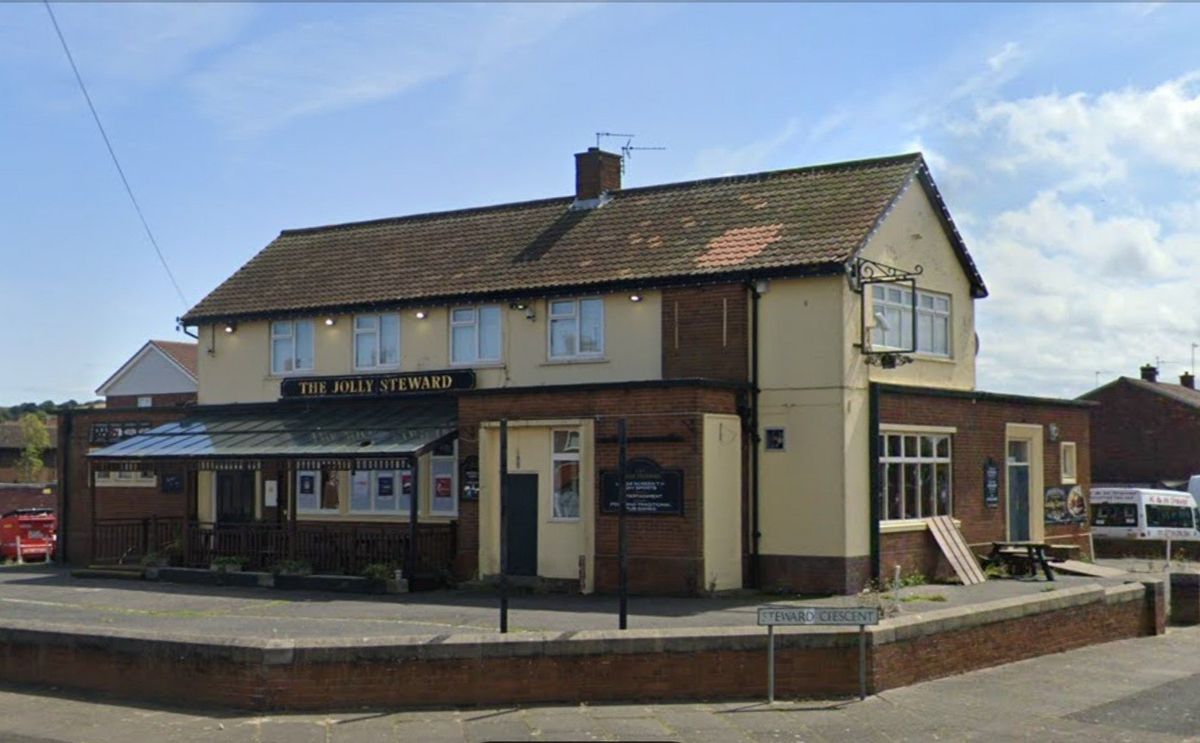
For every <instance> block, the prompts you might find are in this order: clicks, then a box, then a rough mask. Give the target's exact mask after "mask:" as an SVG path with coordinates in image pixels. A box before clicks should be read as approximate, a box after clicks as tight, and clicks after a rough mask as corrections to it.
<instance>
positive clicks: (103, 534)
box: [92, 518, 183, 565]
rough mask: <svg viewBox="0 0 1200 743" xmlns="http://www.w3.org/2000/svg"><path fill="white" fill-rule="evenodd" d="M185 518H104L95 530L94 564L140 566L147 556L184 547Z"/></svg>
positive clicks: (94, 527)
mask: <svg viewBox="0 0 1200 743" xmlns="http://www.w3.org/2000/svg"><path fill="white" fill-rule="evenodd" d="M182 542H183V519H181V518H149V519H102V520H98V521H96V522H95V524H94V525H93V527H92V562H93V563H96V564H99V565H136V564H138V562H139V561H140V560H141V559H142V557H144V556H145V555H146V554H148V553H150V552H157V553H159V554H164V553H167V552H169V551H170V548H171V545H172V543H174V544H176V545H182Z"/></svg>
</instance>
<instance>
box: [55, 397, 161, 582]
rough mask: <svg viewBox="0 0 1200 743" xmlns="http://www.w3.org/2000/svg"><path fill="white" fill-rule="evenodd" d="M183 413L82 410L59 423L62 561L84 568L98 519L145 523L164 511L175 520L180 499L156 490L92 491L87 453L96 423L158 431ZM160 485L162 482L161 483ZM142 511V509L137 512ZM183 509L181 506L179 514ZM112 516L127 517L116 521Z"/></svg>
mask: <svg viewBox="0 0 1200 743" xmlns="http://www.w3.org/2000/svg"><path fill="white" fill-rule="evenodd" d="M183 414H184V411H183V410H182V409H181V408H125V409H121V410H106V409H100V410H79V411H70V412H67V413H64V414H62V415H61V416H60V418H59V425H58V451H59V452H60V454H61V456H60V459H59V466H58V487H59V498H58V514H59V539H60V540H61V541H60V550H61V551H60V559H65V560H66V561H67V562H68V563H70V564H72V565H86V564H88V563H89V562H90V561H91V556H92V521H93V519H94V518H118V517H119V518H142V517H148V516H151V515H154V511H153V509H156V508H158V507H163V508H166V509H168V510H169V511H171V512H170V513H159V514H158V515H162V516H166V515H177V514H176V513H175V511H174V510H172V509H174V508H175V506H173V505H172V504H173V503H174V502H175V501H176V500H178V501H180V503H182V500H183V498H182V496H181V495H162V494H161V493H160V492H159V491H158V489H157V488H97V489H96V490H95V493H94V496H95V499H94V500H93V492H92V491H91V490H90V489H89V487H88V480H89V476H88V472H89V469H88V460H87V453H88V451H89V449H91V448H96V447H97V446H99V445H98V444H93V443H91V441H90V440H89V439H90V435H91V428H92V424H93V423H125V422H138V423H141V422H145V423H149V424H151V425H159V424H162V423H169V422H171V421H175V420H179V419H180V418H181V417H183ZM160 482H161V478H160ZM139 507H140V509H141V511H140V513H139V512H138V510H139ZM181 507H182V506H181V505H180V506H179V508H181ZM181 512H182V511H180V513H181ZM114 514H123V515H121V516H116V515H114Z"/></svg>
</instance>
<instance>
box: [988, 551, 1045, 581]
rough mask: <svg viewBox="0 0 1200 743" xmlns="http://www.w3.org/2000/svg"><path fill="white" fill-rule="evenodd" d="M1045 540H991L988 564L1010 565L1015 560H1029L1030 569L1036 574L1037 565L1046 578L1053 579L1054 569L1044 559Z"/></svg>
mask: <svg viewBox="0 0 1200 743" xmlns="http://www.w3.org/2000/svg"><path fill="white" fill-rule="evenodd" d="M1046 547H1047V545H1046V543H1045V542H992V551H991V553H990V554H989V555H988V558H987V564H988V565H998V564H1000V563H1005V564H1009V565H1011V564H1012V563H1014V562H1015V561H1016V560H1018V559H1021V558H1024V559H1028V560H1029V566H1030V569H1031V570H1032V571H1033V573H1034V574H1035V575H1036V574H1037V568H1038V566H1041V568H1042V572H1043V573H1045V574H1046V580H1050V581H1052V580H1054V571H1052V570H1051V569H1050V561H1049V560H1048V559H1046Z"/></svg>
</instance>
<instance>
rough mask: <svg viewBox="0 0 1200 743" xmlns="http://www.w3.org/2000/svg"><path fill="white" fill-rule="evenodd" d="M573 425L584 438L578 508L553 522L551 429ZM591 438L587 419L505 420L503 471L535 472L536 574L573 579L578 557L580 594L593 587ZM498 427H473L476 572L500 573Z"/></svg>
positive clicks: (592, 464)
mask: <svg viewBox="0 0 1200 743" xmlns="http://www.w3.org/2000/svg"><path fill="white" fill-rule="evenodd" d="M556 428H578V429H579V431H580V439H581V441H583V442H584V444H583V447H582V448H583V451H581V452H580V460H579V479H580V493H579V501H580V504H579V511H580V517H579V519H577V520H574V521H556V520H554V519H553V518H552V514H553V513H554V511H553V503H552V499H553V474H554V473H553V470H552V468H551V459H550V451H551V431H552V430H554V429H556ZM594 440H595V435H594V425H593V423H592V422H591V421H584V420H577V419H570V420H555V421H519V422H510V423H509V429H508V470H509V472H510V473H513V474H518V473H526V474H536V475H537V476H538V576H540V577H543V578H557V579H565V580H575V579H577V578H578V577H579V558H580V556H583V558H584V563H585V584H584V592H585V593H590V592H591V591H592V590H593V586H594V581H595V531H596V529H595V523H596V497H595V492H594V491H595V488H594V483H595V454H594V447H593V446H592V443H591V442H593V441H594ZM499 481H500V429H499V426H498V425H497V424H495V423H485V424H484V425H483V426H481V428H480V431H479V570H480V573H481V574H482V575H495V574H497V573H499V572H500V498H499V493H500V488H499Z"/></svg>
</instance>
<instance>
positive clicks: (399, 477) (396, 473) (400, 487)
mask: <svg viewBox="0 0 1200 743" xmlns="http://www.w3.org/2000/svg"><path fill="white" fill-rule="evenodd" d="M362 471H363V472H366V473H367V478H368V483H369V484H368V486H367V489H368V496H367V500H368V507H367V508H355V507H354V486H353V482H352V484H351V487H350V491H351V492H350V513H352V514H364V513H365V514H374V515H376V516H404V517H407V516H408V515H409V509H410V508H411V506H412V504H411V503H404V504H403V506H401V504H402V502H403V498H404V475H403V474H402V473H403V472H408V471H409V470H362ZM381 475H384V476H386V475H391V476H392V478H393V485H392V488H393V494H392V497H393V498H395V500H396V506H397V507H396V508H380V507H379V478H380V476H381ZM352 481H353V478H352ZM411 497H412V496H411V495H410V496H409V498H411Z"/></svg>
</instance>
